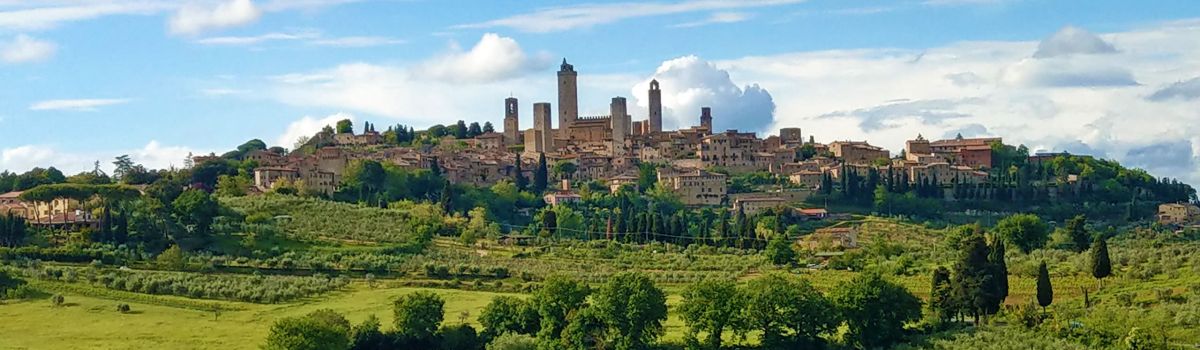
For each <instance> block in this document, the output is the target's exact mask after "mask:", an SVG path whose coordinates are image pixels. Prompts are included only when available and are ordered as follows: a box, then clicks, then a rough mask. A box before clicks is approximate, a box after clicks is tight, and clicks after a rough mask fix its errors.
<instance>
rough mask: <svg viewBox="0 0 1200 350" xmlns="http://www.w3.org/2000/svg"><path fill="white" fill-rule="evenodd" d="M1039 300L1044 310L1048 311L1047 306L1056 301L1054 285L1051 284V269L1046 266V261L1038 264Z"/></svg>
mask: <svg viewBox="0 0 1200 350" xmlns="http://www.w3.org/2000/svg"><path fill="white" fill-rule="evenodd" d="M1037 302H1038V305H1041V307H1042V312H1046V307H1047V306H1050V304H1051V303H1053V302H1054V287H1053V286H1051V285H1050V270H1049V269H1047V268H1046V262H1045V261H1043V262H1042V263H1041V264H1038V276H1037Z"/></svg>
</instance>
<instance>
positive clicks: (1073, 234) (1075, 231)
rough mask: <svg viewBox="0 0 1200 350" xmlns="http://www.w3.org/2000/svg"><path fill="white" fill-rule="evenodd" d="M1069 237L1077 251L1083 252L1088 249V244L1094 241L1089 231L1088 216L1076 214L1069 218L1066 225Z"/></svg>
mask: <svg viewBox="0 0 1200 350" xmlns="http://www.w3.org/2000/svg"><path fill="white" fill-rule="evenodd" d="M1066 231H1067V237H1068V238H1070V239H1071V243H1074V245H1075V252H1076V253H1082V252H1083V251H1084V250H1087V249H1088V245H1090V244H1091V243H1092V235H1091V234H1090V233H1088V232H1087V217H1085V216H1083V215H1076V216H1075V217H1074V218H1071V219H1070V220H1067V225H1066Z"/></svg>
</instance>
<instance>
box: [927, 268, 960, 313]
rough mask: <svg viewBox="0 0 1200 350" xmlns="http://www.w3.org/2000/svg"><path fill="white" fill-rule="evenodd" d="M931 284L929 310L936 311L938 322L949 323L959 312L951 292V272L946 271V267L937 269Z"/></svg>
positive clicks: (934, 271)
mask: <svg viewBox="0 0 1200 350" xmlns="http://www.w3.org/2000/svg"><path fill="white" fill-rule="evenodd" d="M931 284H932V285H931V286H930V292H929V294H930V296H929V308H930V309H931V310H933V311H934V313H935V314H936V315H937V317H938V320H940V321H942V322H947V321H949V320H950V318H951V317H953V316H954V314H956V313H957V312H958V308H957V306H956V305H955V303H954V296H953V294H952V290H951V288H952V284H951V282H950V271H949V270H946V268H945V267H942V266H938V268H937V269H935V270H933V278H931Z"/></svg>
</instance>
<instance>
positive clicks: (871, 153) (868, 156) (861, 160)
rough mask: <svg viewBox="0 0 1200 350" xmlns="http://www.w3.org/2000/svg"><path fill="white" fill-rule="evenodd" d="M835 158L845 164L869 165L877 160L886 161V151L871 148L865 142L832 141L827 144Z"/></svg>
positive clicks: (887, 155) (887, 156)
mask: <svg viewBox="0 0 1200 350" xmlns="http://www.w3.org/2000/svg"><path fill="white" fill-rule="evenodd" d="M829 150H830V152H833V156H834V157H835V158H839V159H841V160H842V161H843V162H846V163H847V164H871V163H873V162H875V161H876V160H879V159H884V160H886V159H888V158H889V154H888V151H887V150H885V149H883V148H880V147H877V146H872V145H871V144H869V143H867V142H866V141H861V142H860V141H834V142H833V143H830V144H829Z"/></svg>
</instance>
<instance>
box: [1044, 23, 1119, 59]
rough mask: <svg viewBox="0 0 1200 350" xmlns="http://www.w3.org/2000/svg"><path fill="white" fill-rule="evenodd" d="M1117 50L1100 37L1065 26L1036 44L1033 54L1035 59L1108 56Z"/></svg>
mask: <svg viewBox="0 0 1200 350" xmlns="http://www.w3.org/2000/svg"><path fill="white" fill-rule="evenodd" d="M1116 52H1117V49H1116V48H1115V47H1113V45H1112V44H1110V43H1108V42H1106V41H1104V39H1101V38H1100V37H1098V36H1096V35H1095V34H1092V33H1091V32H1088V31H1086V30H1083V29H1080V28H1078V27H1073V26H1066V27H1063V28H1062V29H1060V30H1059V31H1058V32H1057V33H1054V35H1051V36H1050V37H1049V38H1046V40H1042V42H1041V43H1040V44H1038V50H1037V52H1035V53H1034V54H1033V57H1036V58H1045V57H1058V56H1067V55H1078V54H1110V53H1116Z"/></svg>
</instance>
